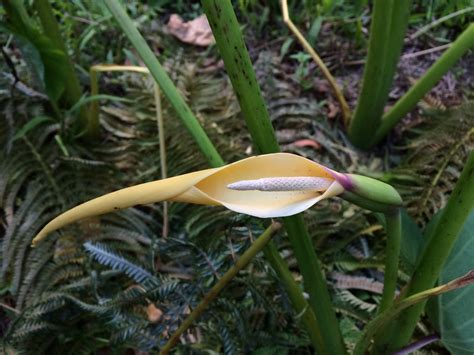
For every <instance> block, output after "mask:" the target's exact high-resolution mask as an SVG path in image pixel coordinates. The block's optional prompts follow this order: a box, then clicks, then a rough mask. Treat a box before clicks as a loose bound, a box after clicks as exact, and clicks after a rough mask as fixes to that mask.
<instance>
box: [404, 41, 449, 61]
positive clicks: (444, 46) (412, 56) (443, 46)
mask: <svg viewBox="0 0 474 355" xmlns="http://www.w3.org/2000/svg"><path fill="white" fill-rule="evenodd" d="M451 45H452V43H447V44H443V45H442V46H438V47H434V48H428V49H424V50H422V51H418V52H414V53H407V54H404V55H402V59H409V58H415V57H419V56H422V55H425V54H430V53H434V52H438V51H442V50H445V49H448V48H449V47H451Z"/></svg>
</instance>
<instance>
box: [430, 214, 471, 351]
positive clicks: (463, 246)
mask: <svg viewBox="0 0 474 355" xmlns="http://www.w3.org/2000/svg"><path fill="white" fill-rule="evenodd" d="M473 267H474V211H471V214H470V215H469V217H468V218H467V220H466V222H465V223H464V227H463V229H462V230H461V233H460V235H459V237H458V239H457V240H456V243H455V244H454V247H453V250H452V251H451V253H450V254H449V257H448V259H447V261H446V264H445V266H444V267H443V270H442V272H441V275H440V278H439V283H440V284H444V283H446V282H447V281H450V280H452V279H454V278H456V277H459V276H461V275H463V274H465V273H466V272H468V271H469V270H471V269H473ZM437 306H438V307H437V311H438V312H437V313H438V314H437V315H438V327H439V331H440V334H441V341H442V342H443V344H444V345H445V346H446V347H447V348H448V349H449V350H450V351H451V352H452V353H453V354H456V355H468V354H469V355H472V354H473V353H474V285H470V286H467V287H465V288H462V289H460V290H454V291H452V292H448V293H445V294H443V295H440V296H439V297H438V298H437Z"/></svg>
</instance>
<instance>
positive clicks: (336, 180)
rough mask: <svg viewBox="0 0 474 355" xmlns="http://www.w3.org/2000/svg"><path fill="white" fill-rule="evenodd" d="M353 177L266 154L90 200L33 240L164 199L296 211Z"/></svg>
mask: <svg viewBox="0 0 474 355" xmlns="http://www.w3.org/2000/svg"><path fill="white" fill-rule="evenodd" d="M366 179H368V178H366ZM370 180H372V179H370ZM353 181H355V182H357V179H351V175H344V174H340V173H337V172H335V171H332V170H330V169H328V168H326V167H324V166H322V165H320V164H318V163H315V162H313V161H311V160H308V159H306V158H303V157H300V156H298V155H294V154H288V153H275V154H267V155H260V156H256V157H252V158H247V159H243V160H240V161H237V162H235V163H232V164H229V165H226V166H223V167H220V168H215V169H207V170H201V171H198V172H194V173H189V174H185V175H180V176H176V177H172V178H168V179H163V180H157V181H153V182H149V183H145V184H140V185H136V186H132V187H128V188H125V189H122V190H118V191H115V192H112V193H109V194H106V195H103V196H101V197H98V198H96V199H93V200H90V201H88V202H85V203H83V204H81V205H79V206H77V207H74V208H72V209H70V210H68V211H66V212H64V213H63V214H61V215H59V216H58V217H56V218H55V219H53V220H52V221H51V222H49V223H48V224H47V225H46V226H45V227H44V228H43V229H42V230H41V231H40V232H39V234H38V235H37V236H36V238H35V239H34V240H33V243H37V242H38V241H40V240H41V239H43V238H44V237H45V236H46V235H47V234H49V233H51V232H52V231H54V230H57V229H59V228H61V227H63V226H65V225H67V224H70V223H72V222H75V221H77V220H80V219H83V218H86V217H91V216H96V215H100V214H104V213H108V212H112V211H115V210H119V209H124V208H127V207H131V206H135V205H141V204H149V203H155V202H160V201H164V200H167V201H176V202H188V203H196V204H204V205H221V206H225V207H227V208H228V209H230V210H232V211H235V212H239V213H244V214H248V215H251V216H255V217H260V218H270V217H285V216H291V215H294V214H297V213H299V212H302V211H304V210H306V209H308V208H310V207H311V206H313V205H314V204H315V203H317V202H319V201H321V200H323V199H326V198H328V197H332V196H336V195H339V194H341V193H343V192H344V191H345V189H350V190H352V191H356V189H354V186H353V183H352V182H353ZM384 185H385V184H384Z"/></svg>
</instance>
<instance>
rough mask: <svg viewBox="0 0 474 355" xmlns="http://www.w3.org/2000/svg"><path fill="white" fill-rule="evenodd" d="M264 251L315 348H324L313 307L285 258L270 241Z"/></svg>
mask: <svg viewBox="0 0 474 355" xmlns="http://www.w3.org/2000/svg"><path fill="white" fill-rule="evenodd" d="M263 253H264V254H265V258H266V259H267V260H268V261H269V262H270V265H271V266H272V268H273V270H274V271H275V272H276V274H277V276H278V278H279V279H280V281H281V282H282V284H283V285H284V286H285V289H286V292H287V294H288V298H289V299H290V300H291V301H292V304H293V308H294V310H295V312H296V314H298V315H299V317H300V318H301V321H302V323H303V325H304V326H305V328H306V329H308V336H309V338H310V339H311V342H312V343H313V344H314V346H315V348H318V349H322V348H324V340H323V338H322V336H321V333H320V331H319V326H318V322H317V320H316V316H315V315H314V312H313V309H312V308H311V307H309V305H308V302H306V300H305V298H304V296H303V293H302V292H301V290H300V288H299V287H298V284H296V282H295V280H294V278H293V275H292V274H291V272H290V270H289V269H288V265H287V264H286V263H285V260H284V259H283V258H282V257H281V255H280V253H279V252H278V249H277V247H276V246H275V243H268V245H267V246H266V248H265V249H263Z"/></svg>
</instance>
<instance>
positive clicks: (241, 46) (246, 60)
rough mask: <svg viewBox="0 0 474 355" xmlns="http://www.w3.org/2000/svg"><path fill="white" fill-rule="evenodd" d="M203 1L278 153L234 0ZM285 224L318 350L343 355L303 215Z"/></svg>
mask: <svg viewBox="0 0 474 355" xmlns="http://www.w3.org/2000/svg"><path fill="white" fill-rule="evenodd" d="M202 4H203V8H204V12H205V13H206V16H207V18H208V20H209V24H210V25H211V29H212V32H213V34H214V37H215V39H216V43H217V47H218V48H219V52H220V53H221V55H222V58H223V59H224V65H225V68H226V70H227V73H228V75H229V77H230V80H231V82H232V86H233V87H234V91H235V92H236V95H237V98H238V100H239V104H240V107H241V109H242V112H243V114H244V118H245V120H246V122H247V126H248V128H249V131H250V134H251V135H252V139H253V142H254V143H255V145H256V146H257V149H258V151H259V152H261V153H273V152H278V151H279V146H278V143H277V140H276V138H275V134H274V131H273V127H272V125H271V121H270V116H269V114H268V111H267V108H266V106H265V102H264V100H263V97H262V94H261V92H260V87H259V86H258V83H257V79H256V76H255V72H254V70H253V67H252V63H251V61H250V57H249V54H248V51H247V48H246V46H245V43H244V40H243V37H242V33H241V31H240V27H239V24H238V22H237V18H236V16H235V13H234V10H233V8H232V4H231V2H230V1H229V0H203V1H202ZM284 226H285V229H286V231H287V233H288V237H289V239H290V242H291V244H292V247H293V250H294V252H295V256H296V258H297V260H298V265H299V267H300V270H301V274H302V276H303V279H304V288H305V290H307V291H308V293H309V297H310V300H309V304H310V306H311V307H312V309H313V311H314V314H315V316H316V319H317V321H318V328H319V329H318V331H319V332H320V333H321V335H322V338H323V341H324V344H323V346H324V348H323V349H321V348H319V346H321V344H315V346H317V348H316V350H317V352H318V353H321V354H324V353H332V354H344V353H346V350H345V345H344V341H343V339H342V335H341V331H340V329H339V324H338V322H337V318H336V314H335V311H334V308H333V306H332V304H331V299H330V295H329V291H328V289H327V286H326V282H325V279H324V275H323V273H322V270H321V268H320V265H319V261H318V259H317V257H316V253H315V251H314V245H313V244H312V242H311V239H310V237H309V235H308V231H307V229H306V226H305V224H304V221H303V218H302V216H301V215H297V216H293V217H286V218H284ZM308 331H311V330H308Z"/></svg>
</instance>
